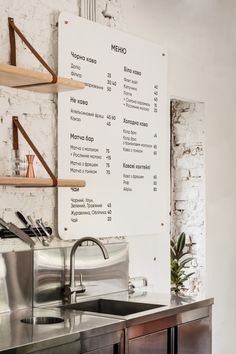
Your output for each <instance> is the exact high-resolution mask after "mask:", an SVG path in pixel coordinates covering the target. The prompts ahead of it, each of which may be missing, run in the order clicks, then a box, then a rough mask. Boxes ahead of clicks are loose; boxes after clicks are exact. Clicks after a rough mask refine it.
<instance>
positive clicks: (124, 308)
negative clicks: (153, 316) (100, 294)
mask: <svg viewBox="0 0 236 354" xmlns="http://www.w3.org/2000/svg"><path fill="white" fill-rule="evenodd" d="M162 306H164V305H158V304H146V303H140V302H130V301H119V300H108V299H97V300H90V301H85V302H80V303H76V304H70V305H65V306H63V308H65V309H71V310H79V311H88V312H96V313H103V314H108V315H118V316H127V315H131V314H133V313H137V312H142V311H146V310H151V309H155V308H158V307H162Z"/></svg>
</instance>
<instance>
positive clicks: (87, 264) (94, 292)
mask: <svg viewBox="0 0 236 354" xmlns="http://www.w3.org/2000/svg"><path fill="white" fill-rule="evenodd" d="M106 248H107V251H108V253H109V259H107V260H104V258H103V255H102V253H101V250H100V249H99V247H98V246H96V245H94V246H83V247H79V248H78V249H77V252H76V256H75V259H76V261H75V277H76V280H77V281H79V276H80V273H82V276H83V283H84V285H85V287H86V292H85V293H84V294H82V295H80V296H79V297H80V298H81V299H82V298H83V299H85V298H88V297H92V296H98V295H102V294H107V293H114V292H119V291H124V290H127V289H128V262H129V259H128V244H127V243H117V244H107V245H106ZM70 250H71V247H68V248H54V249H47V250H45V249H44V250H38V251H37V250H36V251H35V252H34V306H45V305H48V304H52V303H57V304H61V302H62V288H63V287H64V285H65V283H68V282H69V257H70ZM78 300H79V298H78V299H77V301H78Z"/></svg>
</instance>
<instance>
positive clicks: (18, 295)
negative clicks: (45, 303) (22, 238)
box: [0, 250, 33, 312]
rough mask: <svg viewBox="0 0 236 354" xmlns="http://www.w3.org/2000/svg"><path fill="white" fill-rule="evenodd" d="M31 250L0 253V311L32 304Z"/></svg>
mask: <svg viewBox="0 0 236 354" xmlns="http://www.w3.org/2000/svg"><path fill="white" fill-rule="evenodd" d="M32 279H33V251H31V250H30V251H22V252H8V253H0V312H6V311H12V310H16V309H21V308H25V307H29V306H32V301H33V295H32V285H33V282H32Z"/></svg>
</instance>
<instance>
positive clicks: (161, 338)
mask: <svg viewBox="0 0 236 354" xmlns="http://www.w3.org/2000/svg"><path fill="white" fill-rule="evenodd" d="M129 354H167V330H164V331H160V332H155V333H151V334H147V335H145V336H142V337H138V338H135V339H131V340H129Z"/></svg>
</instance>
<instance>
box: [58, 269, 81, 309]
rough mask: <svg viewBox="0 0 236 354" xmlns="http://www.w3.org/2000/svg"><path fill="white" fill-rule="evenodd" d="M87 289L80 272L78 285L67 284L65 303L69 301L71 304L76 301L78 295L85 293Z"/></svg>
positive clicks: (64, 296) (64, 295) (64, 293)
mask: <svg viewBox="0 0 236 354" xmlns="http://www.w3.org/2000/svg"><path fill="white" fill-rule="evenodd" d="M85 291H86V288H85V286H84V284H83V278H82V273H80V276H79V285H77V286H71V285H66V286H65V287H64V291H63V301H64V302H65V303H69V304H71V303H73V302H76V295H77V294H83V293H85Z"/></svg>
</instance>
